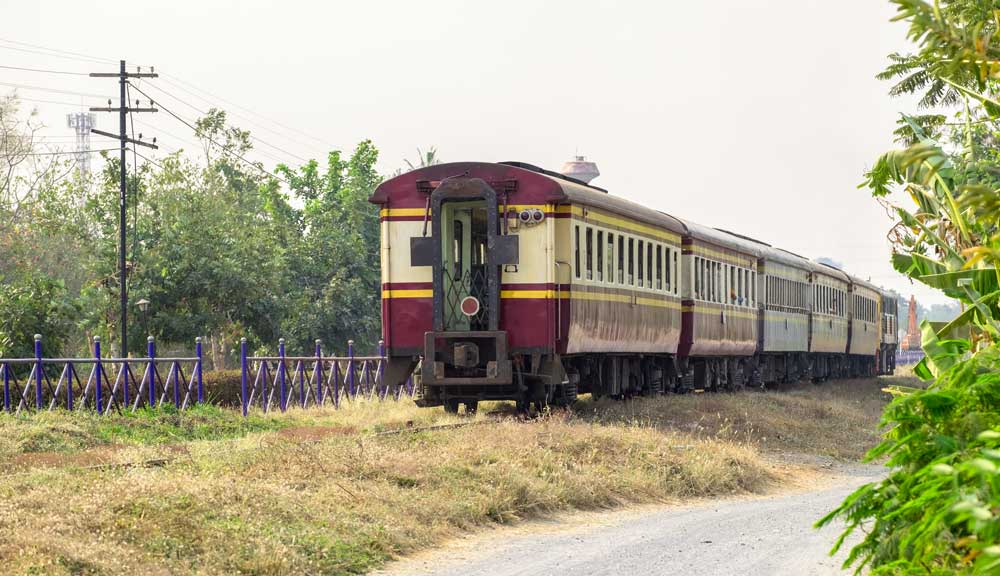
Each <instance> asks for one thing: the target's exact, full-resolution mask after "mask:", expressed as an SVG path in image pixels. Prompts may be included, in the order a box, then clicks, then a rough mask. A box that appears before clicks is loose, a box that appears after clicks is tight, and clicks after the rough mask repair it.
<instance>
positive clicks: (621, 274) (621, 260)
mask: <svg viewBox="0 0 1000 576" xmlns="http://www.w3.org/2000/svg"><path fill="white" fill-rule="evenodd" d="M618 283H619V284H624V283H625V237H624V236H622V235H621V234H619V235H618Z"/></svg>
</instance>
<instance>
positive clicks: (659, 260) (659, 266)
mask: <svg viewBox="0 0 1000 576" xmlns="http://www.w3.org/2000/svg"><path fill="white" fill-rule="evenodd" d="M656 289H657V290H663V246H661V245H659V244H657V245H656Z"/></svg>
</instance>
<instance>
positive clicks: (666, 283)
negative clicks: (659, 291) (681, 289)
mask: <svg viewBox="0 0 1000 576" xmlns="http://www.w3.org/2000/svg"><path fill="white" fill-rule="evenodd" d="M663 251H664V252H665V253H666V254H665V256H664V258H665V260H666V264H665V266H666V269H665V270H664V271H663V272H664V282H663V289H664V290H666V291H667V292H670V280H671V277H670V252H671V250H670V247H669V246H664V247H663Z"/></svg>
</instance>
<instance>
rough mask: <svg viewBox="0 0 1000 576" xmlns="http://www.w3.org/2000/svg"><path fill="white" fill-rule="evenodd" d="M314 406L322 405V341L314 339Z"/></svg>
mask: <svg viewBox="0 0 1000 576" xmlns="http://www.w3.org/2000/svg"><path fill="white" fill-rule="evenodd" d="M316 404H318V405H320V406H322V405H323V341H322V340H320V339H319V338H317V339H316Z"/></svg>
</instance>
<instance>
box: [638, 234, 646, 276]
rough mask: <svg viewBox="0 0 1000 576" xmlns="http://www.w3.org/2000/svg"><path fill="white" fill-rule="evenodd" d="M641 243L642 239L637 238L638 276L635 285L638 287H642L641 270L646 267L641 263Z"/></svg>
mask: <svg viewBox="0 0 1000 576" xmlns="http://www.w3.org/2000/svg"><path fill="white" fill-rule="evenodd" d="M642 244H643V242H642V240H639V278H638V282H636V286H639V287H640V288H641V287H642V280H643V278H644V275H643V273H642V271H643V269H645V268H646V267H645V266H643V264H642Z"/></svg>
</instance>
